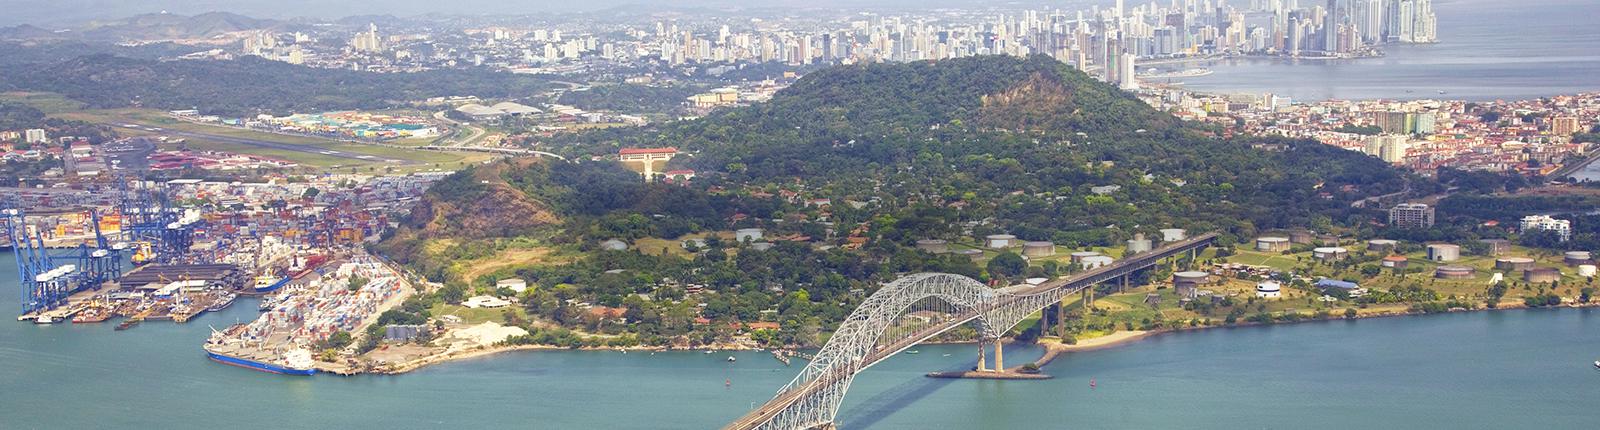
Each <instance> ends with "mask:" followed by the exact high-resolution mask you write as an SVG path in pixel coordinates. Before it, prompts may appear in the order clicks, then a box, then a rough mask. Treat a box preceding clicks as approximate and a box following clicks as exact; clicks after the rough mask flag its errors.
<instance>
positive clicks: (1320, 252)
mask: <svg viewBox="0 0 1600 430" xmlns="http://www.w3.org/2000/svg"><path fill="white" fill-rule="evenodd" d="M1348 255H1350V251H1349V250H1346V249H1344V248H1341V247H1337V246H1324V247H1321V248H1317V249H1313V250H1311V258H1315V259H1318V260H1324V261H1333V260H1342V259H1344V257H1346V256H1348Z"/></svg>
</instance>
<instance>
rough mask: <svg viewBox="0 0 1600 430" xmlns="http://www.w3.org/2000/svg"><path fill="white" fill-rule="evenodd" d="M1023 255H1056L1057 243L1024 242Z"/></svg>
mask: <svg viewBox="0 0 1600 430" xmlns="http://www.w3.org/2000/svg"><path fill="white" fill-rule="evenodd" d="M1022 255H1023V256H1026V257H1049V256H1052V255H1056V244H1054V243H1051V242H1046V241H1033V242H1025V243H1023V244H1022Z"/></svg>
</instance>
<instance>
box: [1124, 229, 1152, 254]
mask: <svg viewBox="0 0 1600 430" xmlns="http://www.w3.org/2000/svg"><path fill="white" fill-rule="evenodd" d="M1151 249H1153V246H1152V244H1151V243H1150V239H1145V238H1144V234H1143V233H1140V234H1135V235H1133V239H1129V240H1128V254H1138V253H1141V252H1150V250H1151Z"/></svg>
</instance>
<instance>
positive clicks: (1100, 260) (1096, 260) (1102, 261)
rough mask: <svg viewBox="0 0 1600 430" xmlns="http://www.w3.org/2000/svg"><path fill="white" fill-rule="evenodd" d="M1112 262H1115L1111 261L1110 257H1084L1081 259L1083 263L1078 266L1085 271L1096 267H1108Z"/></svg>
mask: <svg viewBox="0 0 1600 430" xmlns="http://www.w3.org/2000/svg"><path fill="white" fill-rule="evenodd" d="M1113 261H1116V260H1112V259H1111V257H1107V256H1104V255H1096V256H1092V257H1086V258H1084V259H1083V262H1081V263H1078V264H1081V265H1082V266H1083V268H1084V269H1085V270H1088V269H1093V268H1096V267H1102V266H1110V265H1111V263H1112V262H1113Z"/></svg>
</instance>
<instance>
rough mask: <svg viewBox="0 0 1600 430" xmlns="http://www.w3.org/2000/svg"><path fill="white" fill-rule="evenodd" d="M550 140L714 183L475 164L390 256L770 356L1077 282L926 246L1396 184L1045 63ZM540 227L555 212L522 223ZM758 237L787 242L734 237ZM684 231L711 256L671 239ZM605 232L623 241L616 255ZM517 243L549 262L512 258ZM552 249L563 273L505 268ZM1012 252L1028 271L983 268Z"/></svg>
mask: <svg viewBox="0 0 1600 430" xmlns="http://www.w3.org/2000/svg"><path fill="white" fill-rule="evenodd" d="M548 144H549V145H548V146H553V147H555V148H553V149H555V150H557V151H562V152H566V153H568V154H569V155H573V156H574V157H573V159H578V160H588V159H589V157H588V156H595V155H607V154H614V151H615V150H616V149H617V148H619V147H629V146H676V147H678V148H680V149H682V150H684V151H685V152H686V155H680V156H678V157H677V158H674V159H673V160H672V162H671V164H672V165H673V167H675V168H676V167H689V168H694V169H696V170H697V171H698V173H699V174H698V176H697V177H696V178H695V179H694V180H693V181H691V183H690V184H688V185H673V184H663V183H655V184H644V183H642V181H640V180H639V179H638V177H637V176H636V175H634V174H632V173H630V172H628V171H626V170H625V169H623V168H622V167H621V166H619V165H618V164H617V163H615V162H609V161H598V162H597V161H583V162H580V163H561V162H525V161H504V162H500V163H497V164H492V165H487V166H480V167H476V168H472V169H469V170H468V171H465V172H461V173H459V174H457V175H456V176H455V177H454V178H451V179H450V180H447V181H445V182H444V183H442V184H441V185H443V186H442V187H436V189H435V190H432V191H430V192H429V193H428V194H427V195H426V196H425V197H424V201H423V203H422V204H421V206H419V209H418V210H415V211H413V213H412V215H411V219H410V220H408V221H407V222H404V223H402V227H401V228H400V229H399V231H397V232H395V233H394V234H393V235H391V236H390V237H388V238H386V240H385V241H384V242H383V243H382V244H381V245H380V246H379V248H380V249H381V250H383V252H385V253H387V254H389V255H391V256H392V257H394V258H396V259H397V260H401V261H404V262H407V263H408V264H411V265H412V266H413V267H417V268H419V269H421V270H422V271H423V273H424V274H426V275H427V276H429V277H432V278H434V279H435V280H437V281H441V282H446V283H447V285H448V288H447V290H449V292H448V293H447V294H444V295H442V296H441V297H446V298H459V297H463V296H465V295H466V293H467V292H468V291H466V290H468V289H478V290H489V289H491V286H492V283H493V281H494V280H495V279H499V278H503V277H511V276H516V277H521V278H523V279H526V280H528V281H529V282H530V284H537V285H538V288H536V289H535V292H533V293H530V294H529V295H527V296H526V297H523V302H524V304H525V305H526V307H527V309H528V310H529V311H530V312H531V313H532V314H533V315H535V316H537V317H539V318H542V319H545V320H550V321H555V322H557V323H560V324H563V325H566V326H569V327H579V326H582V327H585V328H586V329H588V330H598V331H602V332H610V333H619V332H630V333H636V334H638V335H639V340H640V341H642V342H645V343H651V344H662V343H668V342H685V341H686V340H685V339H691V340H692V341H695V342H704V341H709V340H712V339H715V338H717V336H718V335H717V333H716V330H715V328H714V327H715V325H713V326H695V325H692V324H691V323H690V322H689V320H690V319H692V317H693V316H694V315H700V316H704V317H707V318H711V319H713V320H721V321H731V320H738V321H756V320H763V321H777V322H780V323H781V326H782V327H783V330H780V331H779V333H777V334H774V335H773V337H772V338H771V339H770V340H771V341H773V342H777V343H785V344H802V345H804V344H812V343H814V342H815V341H816V340H817V338H816V334H817V333H818V332H819V331H824V330H826V329H827V327H830V326H832V325H833V324H835V323H836V322H837V321H838V320H839V319H840V318H842V317H843V316H844V315H845V314H847V313H848V311H849V310H850V309H851V308H852V307H853V306H854V305H855V303H857V302H858V301H859V300H861V299H862V298H863V297H864V295H862V294H859V293H860V292H862V291H871V290H872V289H873V288H875V287H876V286H877V285H880V283H881V282H885V281H888V280H892V279H893V278H895V277H896V276H898V274H902V273H908V272H920V271H939V272H950V273H961V274H965V275H968V276H972V277H976V278H980V279H995V278H1002V277H1004V278H1015V277H1017V276H1050V275H1053V274H1056V273H1058V271H1063V272H1064V271H1067V270H1070V269H1067V268H1066V267H1064V265H1063V266H1057V265H1056V262H1053V261H1052V262H1043V261H1034V262H1033V264H1032V265H1031V266H1028V265H1025V267H1016V265H1015V264H1010V263H1008V264H998V263H996V264H990V265H989V267H988V268H987V269H985V268H984V267H982V266H980V264H983V263H981V262H977V263H975V262H974V261H972V260H971V259H969V258H967V257H965V256H957V255H951V254H941V255H935V254H929V253H925V252H921V251H917V250H915V248H914V247H913V245H914V243H915V241H917V240H919V239H930V238H937V239H947V240H950V241H951V242H952V243H956V244H971V243H973V242H974V241H975V238H977V237H982V236H984V235H987V234H992V233H1002V232H1004V233H1011V234H1015V235H1017V236H1018V237H1019V238H1021V239H1024V240H1051V241H1054V242H1056V243H1057V244H1058V245H1063V246H1068V247H1072V248H1083V247H1121V246H1122V241H1123V240H1125V239H1128V238H1130V237H1132V236H1133V235H1134V234H1136V233H1145V234H1147V235H1152V236H1154V235H1156V229H1160V228H1166V227H1183V228H1190V229H1193V230H1221V231H1224V232H1226V233H1227V235H1226V236H1227V237H1226V239H1225V240H1224V245H1226V244H1227V242H1228V240H1227V239H1234V238H1245V237H1250V236H1252V235H1254V234H1255V233H1256V232H1257V230H1260V229H1263V228H1270V227H1286V226H1316V227H1323V226H1326V225H1329V224H1336V223H1338V224H1351V225H1356V224H1361V223H1363V222H1364V221H1365V220H1367V219H1370V217H1371V216H1372V215H1373V214H1371V213H1364V212H1361V210H1360V209H1353V208H1351V206H1350V203H1351V202H1352V201H1355V200H1356V199H1359V198H1363V197H1366V196H1369V195H1373V194H1381V193H1387V192H1392V191H1395V190H1399V189H1401V188H1402V187H1403V183H1404V180H1405V178H1404V177H1402V176H1401V175H1400V174H1399V173H1398V172H1396V171H1395V170H1393V169H1391V168H1389V166H1387V165H1385V164H1384V163H1382V162H1381V161H1378V160H1376V159H1374V158H1372V157H1368V156H1365V155H1361V154H1358V153H1354V152H1350V151H1345V150H1342V149H1337V148H1333V147H1329V146H1326V145H1322V144H1318V143H1316V142H1310V141H1292V140H1276V139H1235V138H1219V137H1216V136H1214V135H1213V133H1211V132H1209V131H1208V130H1206V129H1204V128H1196V127H1194V126H1191V125H1188V124H1184V123H1181V122H1180V121H1178V120H1177V119H1176V118H1174V117H1172V116H1170V115H1167V114H1165V113H1162V112H1159V111H1156V110H1153V109H1151V108H1149V107H1148V106H1147V105H1145V104H1143V103H1142V102H1140V101H1139V100H1137V99H1136V98H1134V97H1133V96H1132V95H1130V94H1128V93H1124V92H1122V91H1120V90H1117V89H1115V88H1113V87H1110V86H1108V85H1106V84H1104V83H1101V82H1097V81H1094V80H1092V79H1090V78H1089V77H1087V76H1085V75H1083V74H1082V73H1079V72H1077V71H1075V70H1072V69H1070V68H1067V67H1065V66H1064V65H1062V64H1060V63H1058V62H1055V61H1054V60H1051V59H1048V58H1043V57H1035V58H1028V59H1018V58H1010V57H981V58H967V59H960V60H950V61H940V62H921V63H908V64H874V65H863V66H847V67H836V68H831V69H826V70H823V71H819V72H816V73H813V74H811V75H808V76H806V77H805V78H804V79H802V80H801V81H799V82H797V83H796V84H795V85H793V86H791V87H790V88H788V89H785V90H783V91H781V92H779V93H778V94H777V95H776V96H775V97H774V98H773V99H772V100H771V101H770V102H767V103H760V104H756V105H753V106H749V107H742V108H733V109H726V110H722V111H718V112H716V113H714V114H711V115H709V116H707V117H705V118H701V119H698V120H692V121H681V122H673V123H666V124H661V125H656V126H651V127H648V128H633V129H624V130H600V131H592V132H589V133H585V134H580V135H576V136H574V137H571V138H566V139H560V140H556V141H553V142H548ZM491 191H492V192H493V194H486V193H489V192H491ZM485 196H490V197H488V200H486V197H485ZM814 199H828V200H829V202H830V204H828V205H817V204H810V202H811V201H813V200H814ZM485 201H492V202H496V203H493V204H485V203H484V202H485ZM438 208H454V209H453V210H451V211H449V212H448V213H447V214H446V215H444V216H442V215H441V212H440V211H439V210H438ZM508 208H509V209H508ZM517 208H538V209H537V210H534V211H532V213H534V214H538V215H537V216H529V217H518V215H519V214H520V213H524V212H528V210H525V209H517ZM546 213H548V214H549V216H545V214H546ZM534 219H546V220H551V221H549V222H543V223H529V222H512V220H523V221H526V220H534ZM554 220H559V222H556V221H554ZM507 226H512V227H515V228H503V227H507ZM751 227H756V228H761V229H763V231H764V234H765V235H766V237H767V239H765V240H770V241H773V242H775V243H774V246H772V247H771V248H768V249H758V248H755V247H753V246H751V245H749V244H742V243H734V242H733V241H732V240H727V239H726V238H729V237H731V236H732V235H731V234H730V233H731V232H730V230H734V229H740V228H751ZM686 238H694V239H699V238H704V240H705V243H704V245H703V246H701V245H695V246H683V247H682V248H680V243H682V241H683V240H685V239H686ZM719 238H721V239H719ZM608 239H618V240H621V241H623V242H625V243H627V244H629V246H630V248H629V249H628V250H626V251H608V250H604V249H602V248H601V247H600V246H599V243H600V242H602V241H605V240H608ZM519 243H520V244H524V245H526V244H535V246H537V247H540V248H541V250H539V251H537V252H535V251H534V250H527V251H525V252H521V253H517V252H511V250H513V249H514V248H516V247H518V246H522V245H518V244H519ZM957 246H960V245H957ZM549 248H559V249H562V250H565V252H566V254H565V255H567V256H569V257H571V258H567V259H563V260H562V261H560V262H559V263H551V262H549V261H546V260H542V259H541V260H539V261H533V262H528V263H503V264H502V263H501V262H503V261H506V260H508V259H512V258H517V257H516V256H518V255H536V256H543V255H549V252H547V251H548V249H549ZM992 255H993V254H992V253H990V254H986V256H992ZM986 260H987V257H986ZM1012 260H1020V259H1014V258H1013V259H995V260H990V261H1012ZM457 262H473V265H476V266H477V267H489V268H490V269H488V270H467V269H464V268H462V267H461V265H459V264H455V263H457ZM689 285H695V286H704V288H705V289H706V291H708V294H705V295H701V296H696V297H695V298H693V300H688V301H681V302H676V303H674V302H672V301H659V300H658V301H649V300H644V299H641V298H640V297H638V296H636V294H647V295H649V296H650V297H652V298H656V299H661V298H666V299H673V298H683V297H685V295H684V292H685V288H686V287H685V286H689ZM480 292H484V291H480ZM572 302H589V303H595V304H603V305H607V306H622V307H625V308H628V309H629V313H628V316H627V317H626V319H627V323H626V324H621V325H619V324H618V323H616V322H614V321H596V320H594V319H592V318H591V319H585V318H581V315H582V312H581V311H579V310H575V309H571V308H570V306H569V305H563V303H572ZM696 304H704V305H705V306H704V307H703V308H698V309H696V308H693V306H695V305H696ZM772 310H775V311H776V314H773V313H772V312H769V311H772Z"/></svg>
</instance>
